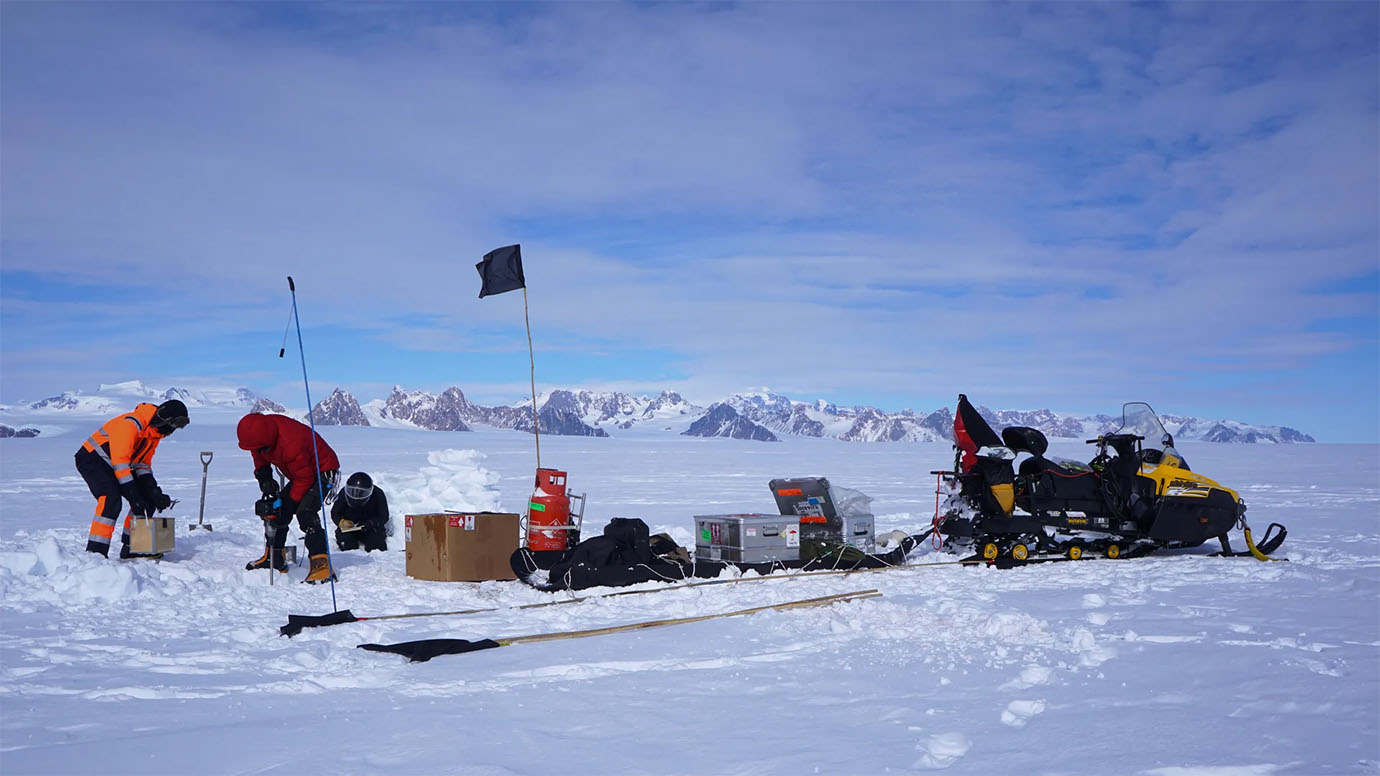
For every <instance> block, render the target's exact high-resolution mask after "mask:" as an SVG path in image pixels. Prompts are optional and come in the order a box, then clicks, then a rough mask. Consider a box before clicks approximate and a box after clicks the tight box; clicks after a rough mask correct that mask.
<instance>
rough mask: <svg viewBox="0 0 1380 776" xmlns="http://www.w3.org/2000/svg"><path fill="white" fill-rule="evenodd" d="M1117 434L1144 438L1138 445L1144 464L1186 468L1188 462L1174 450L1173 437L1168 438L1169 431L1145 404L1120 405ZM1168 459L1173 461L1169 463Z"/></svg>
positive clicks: (1138, 402)
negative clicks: (1175, 465)
mask: <svg viewBox="0 0 1380 776" xmlns="http://www.w3.org/2000/svg"><path fill="white" fill-rule="evenodd" d="M1117 433H1119V434H1136V435H1137V436H1142V437H1145V441H1143V442H1141V443H1140V444H1141V450H1143V451H1144V452H1143V453H1142V456H1143V460H1144V461H1145V462H1146V463H1150V464H1156V465H1158V464H1159V463H1162V462H1167V463H1176V464H1177V465H1178V466H1180V467H1181V468H1184V469H1187V468H1188V462H1187V461H1185V460H1184V457H1183V455H1182V454H1180V453H1179V451H1178V450H1175V449H1174V437H1172V436H1170V434H1169V431H1168V430H1167V429H1165V427H1164V424H1163V423H1161V422H1160V416H1159V415H1156V414H1155V411H1154V410H1153V409H1151V408H1150V405H1149V404H1146V403H1145V402H1140V401H1136V402H1130V403H1127V404H1124V405H1122V407H1121V428H1120V429H1118V430H1117ZM1170 458H1173V459H1174V461H1169V460H1168V459H1170Z"/></svg>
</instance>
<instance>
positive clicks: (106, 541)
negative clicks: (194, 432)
mask: <svg viewBox="0 0 1380 776" xmlns="http://www.w3.org/2000/svg"><path fill="white" fill-rule="evenodd" d="M187 423H188V417H187V405H185V404H183V403H182V402H180V401H178V400H176V399H172V400H170V401H165V402H163V403H162V404H159V405H156V406H155V405H153V404H149V403H147V402H144V403H141V404H139V406H137V407H135V408H134V411H133V412H126V413H125V414H123V415H116V416H115V417H113V418H111V419H110V420H107V421H106V422H105V423H103V424H101V427H100V428H99V429H97V430H96V433H94V434H92V435H91V436H90V437H89V438H88V439H87V440H86V442H84V443H83V444H82V446H81V449H80V450H78V451H77V454H76V463H77V472H78V473H79V474H81V476H82V479H84V480H86V486H87V487H88V488H90V489H91V495H92V496H95V497H96V516H95V517H94V518H92V520H91V532H90V535H89V536H87V538H86V551H87V552H96V553H100V554H101V555H104V556H106V557H110V540H111V539H112V538H113V537H114V535H115V521H116V519H118V518H119V517H120V512H121V511H123V503H122V501H128V502H129V510H130V514H132V515H139V516H140V517H143V516H146V515H151V514H153V513H154V512H155V511H157V512H162V511H163V510H165V509H167V508H168V507H170V506H172V499H171V498H168V495H167V494H166V493H164V492H163V489H162V488H160V487H158V480H156V479H154V477H153V454H154V453H155V452H157V450H158V443H159V442H160V441H162V440H163V438H164V437H166V436H168V435H169V434H171V433H172V432H174V431H176V430H178V429H179V428H182V427H184V426H186V425H187ZM129 524H130V518H129V516H128V515H127V516H125V525H124V533H123V534H122V535H121V537H120V557H121V558H129V557H133V556H132V554H131V553H130V551H129ZM152 557H159V556H156V555H155V556H152Z"/></svg>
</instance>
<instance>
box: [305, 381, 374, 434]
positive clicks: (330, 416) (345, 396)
mask: <svg viewBox="0 0 1380 776" xmlns="http://www.w3.org/2000/svg"><path fill="white" fill-rule="evenodd" d="M311 415H312V419H313V420H315V421H316V425H318V426H367V425H369V419H368V418H366V417H365V416H364V411H363V410H361V409H360V408H359V402H358V401H356V400H355V397H354V396H352V395H350V392H349V391H346V390H343V389H341V388H337V389H335V390H334V391H331V395H330V396H327V397H326V398H324V399H322V400H321V401H319V402H317V403H316V408H315V409H313V410H312V411H311Z"/></svg>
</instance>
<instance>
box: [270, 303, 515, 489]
mask: <svg viewBox="0 0 1380 776" xmlns="http://www.w3.org/2000/svg"><path fill="white" fill-rule="evenodd" d="M294 304H295V302H294ZM522 319H523V321H525V322H526V323H527V365H528V366H530V367H531V369H532V436H533V438H535V439H536V440H537V468H538V469H540V468H541V424H540V423H538V422H537V360H536V357H535V356H533V354H532V318H531V317H530V316H529V315H528V313H527V286H525V285H524V286H523V287H522Z"/></svg>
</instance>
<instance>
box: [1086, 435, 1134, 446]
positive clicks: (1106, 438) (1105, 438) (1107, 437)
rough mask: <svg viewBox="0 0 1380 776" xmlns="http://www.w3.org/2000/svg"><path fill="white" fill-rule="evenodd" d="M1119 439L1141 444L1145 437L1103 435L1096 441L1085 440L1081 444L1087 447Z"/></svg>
mask: <svg viewBox="0 0 1380 776" xmlns="http://www.w3.org/2000/svg"><path fill="white" fill-rule="evenodd" d="M1120 439H1127V440H1130V441H1132V442H1143V441H1145V437H1143V436H1140V435H1139V434H1103V435H1102V436H1100V437H1098V438H1097V439H1085V440H1083V444H1088V445H1100V444H1109V443H1111V442H1112V441H1113V440H1120Z"/></svg>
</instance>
